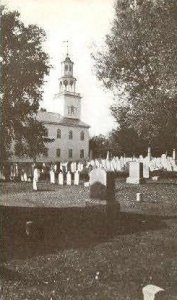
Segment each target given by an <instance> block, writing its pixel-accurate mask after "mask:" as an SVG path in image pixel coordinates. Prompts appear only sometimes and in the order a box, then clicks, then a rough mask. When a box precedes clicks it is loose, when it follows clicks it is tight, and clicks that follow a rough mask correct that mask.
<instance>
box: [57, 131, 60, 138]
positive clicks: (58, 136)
mask: <svg viewBox="0 0 177 300" xmlns="http://www.w3.org/2000/svg"><path fill="white" fill-rule="evenodd" d="M57 139H61V130H60V129H57Z"/></svg>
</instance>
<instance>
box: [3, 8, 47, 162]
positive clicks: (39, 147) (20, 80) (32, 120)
mask: <svg viewBox="0 0 177 300" xmlns="http://www.w3.org/2000/svg"><path fill="white" fill-rule="evenodd" d="M1 14H2V17H1V48H0V50H1V61H2V70H1V71H2V72H1V74H2V75H1V103H0V104H1V107H0V108H1V160H6V159H8V157H9V155H10V154H12V152H13V153H14V154H16V155H23V154H26V155H28V156H30V157H32V158H34V159H35V157H36V156H37V155H38V154H39V153H43V152H44V151H45V142H47V141H48V139H46V138H45V137H44V136H45V134H46V129H45V127H44V126H43V125H42V124H41V123H40V122H39V121H37V119H36V113H37V111H38V109H39V103H40V101H41V100H42V86H43V84H44V78H45V76H46V75H48V74H49V69H50V65H49V57H48V55H47V53H45V51H44V50H43V42H44V41H45V39H46V35H45V32H44V30H43V29H41V28H39V27H38V26H36V25H28V26H25V25H24V24H23V22H22V21H21V20H20V14H19V13H18V12H17V11H13V12H11V11H8V10H7V9H6V8H4V7H2V6H1ZM12 145H13V147H12ZM12 150H13V151H12Z"/></svg>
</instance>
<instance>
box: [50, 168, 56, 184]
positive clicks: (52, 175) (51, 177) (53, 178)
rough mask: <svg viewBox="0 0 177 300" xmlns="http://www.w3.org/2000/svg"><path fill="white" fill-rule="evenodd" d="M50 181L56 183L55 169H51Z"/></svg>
mask: <svg viewBox="0 0 177 300" xmlns="http://www.w3.org/2000/svg"><path fill="white" fill-rule="evenodd" d="M50 183H55V172H54V170H53V169H51V170H50Z"/></svg>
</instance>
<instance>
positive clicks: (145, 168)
mask: <svg viewBox="0 0 177 300" xmlns="http://www.w3.org/2000/svg"><path fill="white" fill-rule="evenodd" d="M149 177H150V172H149V166H148V165H147V164H143V178H146V179H148V178H149Z"/></svg>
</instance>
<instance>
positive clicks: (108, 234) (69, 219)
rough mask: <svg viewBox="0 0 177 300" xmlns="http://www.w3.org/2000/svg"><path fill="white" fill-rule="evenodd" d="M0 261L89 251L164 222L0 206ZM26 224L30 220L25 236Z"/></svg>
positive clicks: (128, 215) (84, 210) (88, 210)
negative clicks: (117, 237) (28, 232)
mask: <svg viewBox="0 0 177 300" xmlns="http://www.w3.org/2000/svg"><path fill="white" fill-rule="evenodd" d="M0 217H1V224H0V228H1V243H2V250H1V262H3V261H8V260H9V259H14V258H20V259H23V258H29V257H33V256H37V255H46V254H50V253H55V252H57V250H62V249H72V248H89V247H93V246H94V245H97V244H98V243H101V242H105V241H108V240H109V239H110V238H113V237H114V236H119V235H126V234H133V233H136V232H142V231H150V230H160V229H163V228H167V225H166V223H165V220H166V219H171V218H174V217H161V216H155V215H143V214H135V213H123V212H122V213H120V216H119V218H118V219H117V220H116V221H114V222H113V220H112V218H110V219H109V220H108V219H106V217H105V214H104V213H103V212H100V211H99V210H97V209H93V208H92V209H91V208H89V207H87V208H81V207H74V208H47V207H40V208H36V207H35V208H34V207H33V208H32V207H31V208H29V207H7V206H6V207H5V206H1V207H0ZM26 221H32V224H31V227H30V234H29V235H27V234H26Z"/></svg>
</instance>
